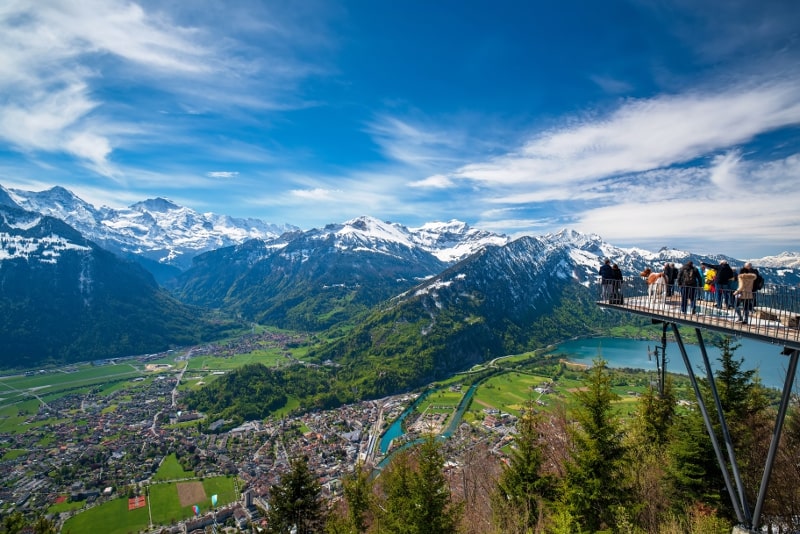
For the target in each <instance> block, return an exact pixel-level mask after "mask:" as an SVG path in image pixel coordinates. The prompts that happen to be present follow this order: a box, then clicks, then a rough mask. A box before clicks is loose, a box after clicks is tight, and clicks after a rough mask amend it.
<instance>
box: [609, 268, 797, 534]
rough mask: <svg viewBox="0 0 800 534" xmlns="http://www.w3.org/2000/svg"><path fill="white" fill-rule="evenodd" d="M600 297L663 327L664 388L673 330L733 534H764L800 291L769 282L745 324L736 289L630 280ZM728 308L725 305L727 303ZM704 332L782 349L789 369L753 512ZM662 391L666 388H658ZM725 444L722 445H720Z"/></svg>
mask: <svg viewBox="0 0 800 534" xmlns="http://www.w3.org/2000/svg"><path fill="white" fill-rule="evenodd" d="M598 287H599V288H600V299H599V300H598V301H597V304H598V305H599V306H601V307H603V308H606V309H610V310H619V311H626V312H629V313H633V314H636V315H642V316H644V317H649V318H650V319H651V320H652V321H653V323H655V324H661V325H662V329H663V330H662V347H663V348H662V353H661V354H660V355H659V354H658V351H656V365H657V367H658V370H659V378H660V383H661V386H660V387H663V373H664V372H665V368H666V366H665V364H666V358H665V355H664V351H665V349H666V333H667V329H668V328H670V327H671V329H672V331H673V334H674V336H675V341H676V343H677V345H678V348H679V349H680V351H681V356H682V357H683V362H684V365H685V366H686V372H687V373H688V375H689V379H690V381H691V383H692V387H693V389H694V392H695V397H696V399H697V404H698V407H699V409H700V411H701V413H702V416H703V420H704V422H705V425H706V430H707V431H708V435H709V437H710V438H711V442H712V445H713V447H714V452H715V454H716V457H717V462H718V463H719V466H720V468H721V471H722V475H723V478H724V479H725V485H726V488H727V491H728V494H729V496H730V498H731V503H732V505H733V508H734V511H735V513H736V517H737V520H738V522H739V524H740V526H738V527H735V528H734V530H733V532H734V533H737V532H739V533H742V532H753V533H755V532H761V526H762V525H761V512H762V508H763V505H764V501H765V498H766V493H767V488H768V487H769V480H770V475H771V473H772V466H773V463H774V460H775V453H776V450H777V448H778V443H779V442H780V436H781V432H782V429H783V423H784V420H785V418H786V411H787V409H788V406H789V400H790V398H791V393H792V386H793V383H794V377H795V373H796V371H797V363H798V355H800V288H797V287H790V286H780V285H774V284H766V285H765V286H764V287H763V288H762V289H761V290H759V291H757V292H756V293H755V294H754V299H753V300H752V302H751V303H750V304H749V307H750V309H749V310H748V312H749V313H748V317H747V321H746V322H741V321H739V320H738V319H739V315H738V314H737V307H736V306H735V303H736V300H735V298H734V294H733V291H732V290H726V291H724V292H722V293H721V294H719V295H718V294H717V293H715V292H707V291H704V290H703V288H686V287H679V286H674V287H672V288H667V287H665V286H664V285H657V284H654V285H652V286H648V284H647V282H646V280H645V279H644V278H642V277H636V278H626V279H625V280H623V281H621V282H618V281H614V282H613V283H610V284H600V285H599V286H598ZM726 304H727V305H726ZM744 305H745V302H740V303H739V306H738V311H739V312H742V318H744V313H743V312H744ZM679 326H687V327H692V328H694V330H695V333H696V336H697V342H698V344H699V345H700V352H701V354H702V357H703V364H704V367H705V372H706V378H707V380H708V382H709V385H710V389H711V395H712V398H713V401H714V403H715V407H716V413H717V414H718V417H719V423H720V427H721V429H722V431H721V437H720V438H718V437H717V435H716V433H715V432H714V426H713V422H712V420H711V416H710V415H709V412H708V409H707V408H706V405H705V401H704V400H703V397H702V395H701V393H700V386H699V382H698V380H697V377H696V375H695V371H694V369H693V368H692V365H691V362H690V361H689V357H688V356H687V353H686V348H685V346H684V344H683V340H682V338H681V335H680V329H679ZM701 330H712V331H716V332H720V333H723V334H728V335H731V336H735V337H741V338H749V339H754V340H757V341H762V342H765V343H770V344H773V345H776V346H778V347H781V349H780V351H776V352H777V354H778V355H783V356H788V360H789V361H788V369H787V372H786V378H785V380H784V386H783V389H782V392H781V401H780V405H779V406H778V411H777V416H776V420H775V426H774V429H773V435H772V439H771V442H770V446H769V451H768V453H767V458H766V459H765V465H764V472H763V476H762V479H761V484H760V486H759V488H758V493H757V497H756V502H755V505H754V506H753V507H752V508H751V507H750V504H749V503H748V499H747V493H746V491H745V488H744V486H743V484H742V479H741V477H740V475H739V467H738V464H737V462H736V455H735V453H734V450H733V442H732V440H731V436H730V434H729V428H728V425H727V422H726V420H725V416H724V414H723V411H722V404H721V402H720V397H719V393H718V391H717V388H716V384H715V381H714V374H713V372H712V370H711V363H710V361H709V358H708V353H707V351H706V346H705V343H704V341H703V336H702V332H701ZM660 391H661V392H662V393H663V390H660ZM720 441H722V442H723V443H724V448H723V445H722V444H721V443H720Z"/></svg>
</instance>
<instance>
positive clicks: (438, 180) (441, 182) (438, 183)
mask: <svg viewBox="0 0 800 534" xmlns="http://www.w3.org/2000/svg"><path fill="white" fill-rule="evenodd" d="M408 185H409V187H430V188H434V189H444V188H447V187H450V186H452V185H453V181H452V180H451V179H450V178H448V177H447V176H445V175H443V174H434V175H433V176H428V177H427V178H425V179H423V180H417V181H416V182H409V184H408Z"/></svg>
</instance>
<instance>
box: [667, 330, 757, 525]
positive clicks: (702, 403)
mask: <svg viewBox="0 0 800 534" xmlns="http://www.w3.org/2000/svg"><path fill="white" fill-rule="evenodd" d="M672 332H673V333H674V334H675V341H676V342H677V343H678V348H680V350H681V356H682V357H683V363H684V365H686V372H687V373H689V381H690V382H691V383H692V388H694V394H695V397H697V406H698V407H699V408H700V413H701V414H703V422H704V423H705V424H706V431H707V432H708V436H709V437H710V438H711V445H712V446H713V447H714V453H715V454H716V455H717V463H718V464H719V467H720V470H721V471H722V478H724V479H725V488H726V489H727V490H728V496H729V497H730V498H731V504H732V505H733V510H734V512H735V513H736V519H737V520H738V521H739V523H742V524H744V523H745V516H744V513H743V512H742V508H741V507H740V506H739V501H738V500H737V499H736V497H735V495H736V494H735V493H734V489H733V485H732V484H731V476H730V473H728V468H727V466H726V461H725V457H724V455H723V454H722V448H721V447H720V446H719V440H717V435H716V433H715V432H714V425H713V424H712V423H711V417H710V416H709V415H708V410H707V409H706V403H705V401H703V395H702V393H701V392H700V385H699V384H698V382H697V377H696V376H695V374H694V369H692V362H690V361H689V355H688V354H686V347H685V346H684V344H683V339H682V338H681V333H680V332H679V331H678V325H677V324H675V323H672Z"/></svg>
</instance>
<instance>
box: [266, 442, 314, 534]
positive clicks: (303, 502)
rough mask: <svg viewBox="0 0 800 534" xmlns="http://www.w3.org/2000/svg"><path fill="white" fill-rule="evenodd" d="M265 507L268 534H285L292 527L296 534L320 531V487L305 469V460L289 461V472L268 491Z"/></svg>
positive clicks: (306, 465)
mask: <svg viewBox="0 0 800 534" xmlns="http://www.w3.org/2000/svg"><path fill="white" fill-rule="evenodd" d="M269 506H270V509H269V513H268V520H269V525H268V528H269V532H274V533H280V534H287V533H288V532H290V531H291V530H292V528H293V527H296V529H297V531H296V532H297V534H311V533H315V532H321V531H322V529H323V525H324V514H323V509H322V502H321V500H320V485H319V482H317V480H316V479H315V478H314V476H313V475H312V473H311V471H310V470H309V468H308V458H306V457H305V456H303V457H301V458H297V459H294V460H292V462H291V467H290V470H289V472H288V473H286V474H285V475H284V476H283V477H282V478H281V481H280V483H279V484H277V485H275V486H273V487H272V489H271V492H270V498H269Z"/></svg>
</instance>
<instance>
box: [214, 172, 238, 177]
mask: <svg viewBox="0 0 800 534" xmlns="http://www.w3.org/2000/svg"><path fill="white" fill-rule="evenodd" d="M206 176H208V177H209V178H236V177H237V176H239V173H238V172H236V171H211V172H208V173H206Z"/></svg>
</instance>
